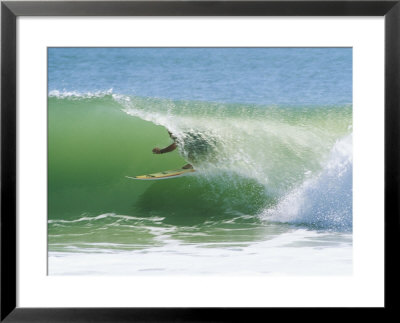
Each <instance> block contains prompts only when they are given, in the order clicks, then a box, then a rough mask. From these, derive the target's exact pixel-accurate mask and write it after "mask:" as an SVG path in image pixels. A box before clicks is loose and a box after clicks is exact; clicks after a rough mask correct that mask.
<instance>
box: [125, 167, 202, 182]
mask: <svg viewBox="0 0 400 323" xmlns="http://www.w3.org/2000/svg"><path fill="white" fill-rule="evenodd" d="M193 172H195V170H194V169H193V168H190V169H183V168H179V169H173V170H166V171H164V172H159V173H153V174H146V175H139V176H125V177H126V178H129V179H141V180H147V181H149V180H150V181H154V180H160V179H168V178H175V177H179V176H185V175H189V174H190V173H193Z"/></svg>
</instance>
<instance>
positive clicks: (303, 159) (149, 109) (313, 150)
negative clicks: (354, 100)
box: [48, 94, 352, 224]
mask: <svg viewBox="0 0 400 323" xmlns="http://www.w3.org/2000/svg"><path fill="white" fill-rule="evenodd" d="M351 111H352V109H351V107H350V106H345V107H321V108H318V107H312V108H307V107H261V106H250V105H222V104H214V103H206V102H176V101H169V100H163V99H146V98H137V97H127V96H119V95H111V94H106V95H101V96H97V97H96V96H93V97H79V96H76V97H75V96H69V97H62V96H59V97H54V96H50V97H49V102H48V163H49V164H48V206H49V219H69V220H73V219H78V218H81V217H82V215H85V214H89V215H98V214H106V213H115V214H123V215H127V216H139V217H151V216H162V217H165V220H164V222H166V223H168V222H170V223H185V224H193V223H197V222H198V221H203V222H204V221H207V220H208V219H210V218H214V219H219V218H229V217H231V216H232V215H254V214H257V213H259V212H260V211H261V210H263V209H265V208H269V207H273V206H274V205H275V204H276V203H277V201H278V200H279V199H280V198H281V197H282V196H284V195H285V194H287V193H288V191H290V190H292V189H293V188H295V187H296V186H299V185H301V183H303V182H304V181H305V180H306V179H307V178H308V177H310V176H312V175H313V174H316V173H318V172H319V171H321V169H322V168H323V167H324V164H325V162H326V160H327V158H328V156H329V153H330V151H331V149H332V147H333V146H334V144H335V143H336V142H337V141H338V140H340V138H342V137H344V136H346V135H347V134H349V133H351V125H352V112H351ZM166 129H169V130H170V131H171V132H172V133H173V134H174V136H176V138H177V143H178V146H179V149H177V150H175V151H173V152H170V153H167V154H162V155H154V154H153V153H152V148H154V147H160V148H163V147H166V146H168V145H169V144H171V143H172V140H171V138H170V137H169V135H168V133H167V131H166ZM193 134H194V135H195V136H197V137H196V138H201V140H203V141H204V142H206V143H207V145H208V146H209V147H210V148H211V149H210V151H211V152H212V153H209V154H208V155H207V154H206V156H204V153H203V154H202V156H201V158H197V157H199V156H194V157H195V158H193V151H191V150H193V149H191V148H190V138H189V137H190V136H193ZM188 142H189V144H188ZM188 162H191V163H192V164H193V166H194V168H195V169H196V170H197V172H196V173H195V175H191V176H186V177H181V178H175V179H168V180H164V181H136V180H130V179H127V178H126V177H125V176H136V175H142V174H147V173H153V172H158V171H163V170H169V169H175V168H179V167H181V166H183V165H185V164H186V163H188ZM189 215H190V216H189Z"/></svg>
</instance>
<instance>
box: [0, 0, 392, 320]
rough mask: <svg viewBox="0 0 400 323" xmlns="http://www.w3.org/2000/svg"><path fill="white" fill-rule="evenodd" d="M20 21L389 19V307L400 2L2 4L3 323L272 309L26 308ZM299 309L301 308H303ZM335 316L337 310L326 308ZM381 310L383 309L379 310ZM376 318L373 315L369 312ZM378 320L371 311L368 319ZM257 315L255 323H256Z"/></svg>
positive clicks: (206, 316)
mask: <svg viewBox="0 0 400 323" xmlns="http://www.w3.org/2000/svg"><path fill="white" fill-rule="evenodd" d="M19 16H384V17H385V155H384V158H385V175H384V179H385V192H384V194H385V200H384V201H385V307H384V309H383V310H385V311H387V310H395V309H396V305H397V304H396V301H395V300H396V296H394V295H395V293H396V292H397V288H398V286H399V284H398V282H399V278H398V276H399V275H398V272H397V271H396V269H397V268H398V267H397V266H396V258H397V257H398V249H397V246H398V245H399V240H398V237H399V227H400V221H399V205H400V202H399V201H400V194H399V180H400V174H399V165H400V158H399V157H400V150H399V148H400V147H399V130H398V129H399V126H400V123H399V121H400V119H399V117H400V115H399V110H400V0H395V1H387V0H380V1H321V0H319V1H268V0H262V1H88V2H85V1H82V2H81V1H78V2H75V1H74V2H68V1H67V2H57V1H46V2H35V1H33V2H31V1H29V2H24V1H18V2H17V1H4V2H2V3H1V295H0V296H1V317H0V320H1V322H203V321H204V322H211V321H212V322H239V321H240V322H243V321H253V320H257V319H256V317H260V316H259V315H263V313H264V311H265V310H272V311H282V310H286V309H282V308H281V309H270V308H252V309H250V308H246V309H244V308H212V309H211V308H19V307H17V304H16V301H17V280H16V278H17V277H16V271H17V263H16V259H17V258H16V250H17V245H16V241H17V237H16V229H17V225H16V221H17V219H16V210H17V199H16V189H17V186H16V185H17V180H16V179H17V178H16V175H17V174H16V162H17V156H16V135H17V128H16V113H17V110H16V103H17V102H16V81H17V79H16V42H17V39H16V37H17V30H16V19H17V17H19ZM297 310H298V309H297ZM326 310H328V311H330V313H332V314H333V311H332V309H326ZM377 310H378V311H379V313H381V310H382V309H377ZM369 313H370V312H369ZM368 315H370V314H368ZM251 318H253V319H251Z"/></svg>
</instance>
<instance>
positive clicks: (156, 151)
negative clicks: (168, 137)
mask: <svg viewBox="0 0 400 323" xmlns="http://www.w3.org/2000/svg"><path fill="white" fill-rule="evenodd" d="M176 147H177V146H176V143H172V144H171V145H169V146H168V147H165V148H163V149H160V148H157V147H156V148H154V149H153V153H154V154H164V153H169V152H170V151H174V150H175V149H176Z"/></svg>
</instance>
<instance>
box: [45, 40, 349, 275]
mask: <svg viewBox="0 0 400 323" xmlns="http://www.w3.org/2000/svg"><path fill="white" fill-rule="evenodd" d="M167 129H168V130H169V131H171V132H172V133H173V135H174V136H175V137H176V138H177V142H178V143H179V144H178V149H176V150H175V151H173V152H170V153H166V154H162V155H156V154H153V153H152V149H153V148H154V147H160V148H164V147H166V146H168V145H170V144H171V143H172V139H171V138H170V137H169V135H168V132H167ZM188 134H190V135H188ZM193 135H194V136H195V138H201V140H202V142H206V143H207V145H208V146H209V147H210V148H211V150H212V154H211V153H210V154H209V155H207V154H206V155H205V156H204V154H203V156H201V157H202V158H195V159H194V160H193V159H192V158H191V156H190V153H189V152H188V149H187V147H188V145H185V144H183V143H185V142H187V141H188V138H189V137H190V136H192V137H193ZM187 163H192V165H193V167H194V168H195V170H196V172H194V173H192V174H191V175H188V176H185V177H179V178H171V179H167V180H159V181H139V180H132V179H128V178H126V176H136V175H142V174H147V173H154V172H159V171H163V170H169V169H176V168H180V167H182V166H183V165H185V164H187ZM352 167H353V162H352V49H351V48H49V49H48V256H49V258H48V273H49V274H50V275H160V276H162V275H351V274H352V224H353V221H352V213H353V212H352Z"/></svg>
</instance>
